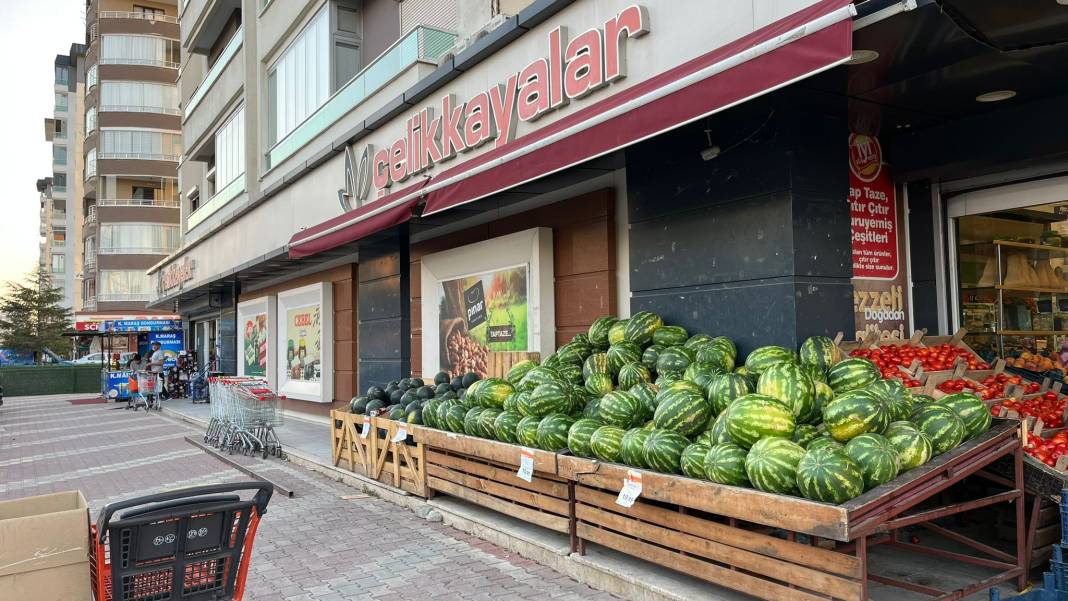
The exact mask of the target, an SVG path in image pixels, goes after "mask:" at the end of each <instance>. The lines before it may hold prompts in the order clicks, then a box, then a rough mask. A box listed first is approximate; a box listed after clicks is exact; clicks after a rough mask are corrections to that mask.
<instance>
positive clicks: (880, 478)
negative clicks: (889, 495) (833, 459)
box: [845, 432, 900, 489]
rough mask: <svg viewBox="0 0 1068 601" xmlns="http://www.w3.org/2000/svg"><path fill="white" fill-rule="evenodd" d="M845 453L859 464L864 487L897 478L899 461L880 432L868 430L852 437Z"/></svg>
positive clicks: (869, 487)
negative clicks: (875, 432)
mask: <svg viewBox="0 0 1068 601" xmlns="http://www.w3.org/2000/svg"><path fill="white" fill-rule="evenodd" d="M845 454H846V455H849V458H850V459H852V460H853V461H856V462H857V465H859V466H860V471H861V472H862V473H863V474H864V487H865V489H871V488H875V487H876V486H879V485H880V484H885V483H887V482H889V481H891V480H893V479H894V478H897V471H898V469H899V461H900V460H899V459H898V456H897V451H896V450H895V449H894V446H893V445H891V444H890V441H888V440H887V439H886V438H885V437H884V436H882V435H881V434H874V433H871V432H869V433H867V434H861V435H860V436H857V437H855V438H853V439H852V440H850V441H849V442H847V443H846V445H845Z"/></svg>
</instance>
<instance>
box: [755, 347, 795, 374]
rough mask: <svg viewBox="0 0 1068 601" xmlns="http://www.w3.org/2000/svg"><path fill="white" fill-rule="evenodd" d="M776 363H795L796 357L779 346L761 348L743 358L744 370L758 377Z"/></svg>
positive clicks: (788, 350)
mask: <svg viewBox="0 0 1068 601" xmlns="http://www.w3.org/2000/svg"><path fill="white" fill-rule="evenodd" d="M776 363H797V355H795V354H794V352H793V351H791V350H790V349H788V348H784V347H781V346H762V347H760V348H756V349H753V352H751V353H749V356H748V357H746V358H745V369H746V370H748V371H749V372H750V373H753V374H756V375H757V376H759V375H760V374H762V373H764V370H766V369H767V368H769V367H771V366H772V365H775V364H776Z"/></svg>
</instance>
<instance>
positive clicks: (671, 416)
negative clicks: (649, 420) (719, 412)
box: [653, 382, 712, 436]
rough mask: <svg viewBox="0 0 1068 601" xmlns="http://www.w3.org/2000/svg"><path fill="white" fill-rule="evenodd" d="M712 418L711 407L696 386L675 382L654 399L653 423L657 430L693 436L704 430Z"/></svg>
mask: <svg viewBox="0 0 1068 601" xmlns="http://www.w3.org/2000/svg"><path fill="white" fill-rule="evenodd" d="M711 417H712V407H711V405H709V404H708V401H706V400H705V397H704V396H703V395H702V393H701V392H700V389H698V388H697V387H696V386H686V385H684V383H683V382H676V383H675V384H672V385H670V386H668V387H667V388H664V389H663V390H661V391H660V394H658V395H657V398H656V411H655V412H654V413H653V423H654V424H656V427H657V428H663V429H667V430H674V431H676V432H678V433H679V434H682V435H683V436H693V435H695V434H697V433H699V432H701V431H702V430H704V429H705V426H706V425H707V424H708V420H709V418H711Z"/></svg>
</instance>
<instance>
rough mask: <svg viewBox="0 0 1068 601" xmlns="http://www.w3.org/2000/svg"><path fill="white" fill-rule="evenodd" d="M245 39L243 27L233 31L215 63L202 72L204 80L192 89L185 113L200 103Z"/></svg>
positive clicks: (188, 112)
mask: <svg viewBox="0 0 1068 601" xmlns="http://www.w3.org/2000/svg"><path fill="white" fill-rule="evenodd" d="M244 41H245V28H244V27H239V28H238V30H237V31H236V32H235V33H234V37H232V38H230V41H229V42H227V44H226V48H223V51H222V54H220V55H219V58H218V60H216V61H215V64H214V65H212V66H211V69H208V72H207V73H205V74H204V81H202V82H200V85H199V86H197V89H196V90H193V95H192V96H190V97H189V102H188V103H186V107H185V114H186V115H189V114H191V113H192V112H193V109H195V108H196V107H197V105H198V104H200V101H201V100H204V95H205V94H207V93H208V90H210V89H211V86H212V85H213V84H214V83H215V80H217V79H219V75H220V74H221V73H222V72H223V70H224V69H226V65H228V64H230V60H231V59H232V58H234V55H235V54H237V49H238V48H240V47H241V45H242V44H243V43H244Z"/></svg>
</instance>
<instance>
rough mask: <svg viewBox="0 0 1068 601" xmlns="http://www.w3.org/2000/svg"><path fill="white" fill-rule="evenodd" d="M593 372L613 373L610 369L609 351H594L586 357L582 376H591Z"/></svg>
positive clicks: (609, 374)
mask: <svg viewBox="0 0 1068 601" xmlns="http://www.w3.org/2000/svg"><path fill="white" fill-rule="evenodd" d="M593 374H604V375H607V376H611V375H612V372H611V371H609V369H608V353H593V354H592V355H590V356H589V357H586V361H584V362H583V363H582V377H583V378H589V377H590V376H592V375H593Z"/></svg>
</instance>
